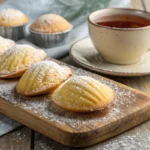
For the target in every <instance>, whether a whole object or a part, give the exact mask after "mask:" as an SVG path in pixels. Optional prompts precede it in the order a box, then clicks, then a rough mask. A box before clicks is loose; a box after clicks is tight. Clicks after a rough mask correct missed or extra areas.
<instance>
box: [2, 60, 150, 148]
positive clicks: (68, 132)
mask: <svg viewBox="0 0 150 150" xmlns="http://www.w3.org/2000/svg"><path fill="white" fill-rule="evenodd" d="M50 60H53V59H50ZM53 61H56V60H53ZM56 62H57V63H59V64H64V63H62V62H59V61H56ZM70 67H71V68H72V70H73V73H74V75H86V76H90V77H93V78H95V79H97V80H99V81H101V82H103V83H105V84H107V85H109V86H110V87H112V88H113V89H114V90H115V91H116V93H117V95H118V98H117V99H116V100H115V102H114V104H113V105H112V107H111V108H109V109H107V110H104V111H99V112H93V113H84V114H80V113H71V112H67V111H64V110H63V109H60V108H59V107H57V106H56V105H55V104H53V103H52V102H51V101H50V100H48V99H47V95H44V96H36V97H24V96H21V95H18V94H17V93H16V92H15V86H16V84H17V82H18V79H13V80H0V113H3V114H4V115H7V116H9V117H10V118H13V119H14V120H16V121H18V122H20V123H22V124H24V125H26V126H27V127H30V128H32V129H34V130H36V131H38V132H40V133H42V134H44V135H46V136H48V137H50V138H51V139H53V140H56V141H57V142H59V143H61V144H64V145H67V146H71V147H86V146H90V145H93V144H95V143H98V142H101V141H103V140H106V139H108V138H110V137H113V136H115V135H117V134H120V133H122V132H124V131H126V130H128V129H130V128H132V127H134V126H136V125H138V124H140V123H142V122H144V121H146V120H148V119H149V118H150V111H149V110H150V97H149V96H148V95H146V94H144V93H142V92H140V91H137V90H135V89H132V88H130V87H127V86H125V85H123V84H120V83H117V82H115V81H112V80H110V79H107V78H105V77H102V76H99V75H96V74H93V73H90V72H88V71H84V70H82V69H79V68H75V67H72V66H70Z"/></svg>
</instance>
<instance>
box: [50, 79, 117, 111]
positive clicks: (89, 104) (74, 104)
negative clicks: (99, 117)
mask: <svg viewBox="0 0 150 150" xmlns="http://www.w3.org/2000/svg"><path fill="white" fill-rule="evenodd" d="M115 98H116V93H115V92H114V90H113V89H111V88H110V87H109V86H107V85H105V84H103V83H101V82H99V81H97V80H95V79H93V78H91V77H87V76H76V77H72V78H70V79H69V80H67V81H66V82H64V83H63V84H61V85H60V86H59V87H58V88H57V89H56V90H55V91H54V92H53V93H52V95H50V99H52V101H53V102H54V103H55V104H57V105H58V106H60V107H62V108H64V109H65V110H69V111H73V112H90V111H96V110H101V109H104V108H105V107H108V106H109V105H110V104H111V103H112V102H113V101H114V99H115Z"/></svg>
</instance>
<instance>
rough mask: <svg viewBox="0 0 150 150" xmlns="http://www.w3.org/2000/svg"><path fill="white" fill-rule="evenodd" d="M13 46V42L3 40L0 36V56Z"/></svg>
mask: <svg viewBox="0 0 150 150" xmlns="http://www.w3.org/2000/svg"><path fill="white" fill-rule="evenodd" d="M14 46H15V42H14V41H12V40H10V39H5V38H3V37H1V36H0V55H2V54H3V53H4V52H5V51H6V50H8V49H10V48H12V47H14Z"/></svg>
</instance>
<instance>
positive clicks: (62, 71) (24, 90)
mask: <svg viewBox="0 0 150 150" xmlns="http://www.w3.org/2000/svg"><path fill="white" fill-rule="evenodd" d="M71 75H72V71H71V69H70V68H69V67H66V66H60V65H58V64H56V63H55V62H52V61H40V62H37V63H34V64H33V65H32V66H31V67H30V68H29V69H28V70H27V71H26V72H25V73H24V75H23V76H22V77H21V79H20V81H19V83H18V85H17V87H16V90H17V92H18V93H19V94H22V95H26V96H33V95H40V94H47V93H50V92H51V91H53V89H54V88H56V87H57V86H58V85H60V84H61V83H62V82H64V81H65V80H67V79H68V78H69V77H70V76H71Z"/></svg>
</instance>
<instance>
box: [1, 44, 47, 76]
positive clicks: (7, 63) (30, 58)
mask: <svg viewBox="0 0 150 150" xmlns="http://www.w3.org/2000/svg"><path fill="white" fill-rule="evenodd" d="M45 57H46V53H45V52H44V51H43V50H39V49H35V48H33V47H32V46H29V45H26V44H22V45H16V46H15V47H13V48H11V49H9V50H7V51H6V52H5V53H4V54H2V55H1V56H0V78H14V77H20V76H22V74H23V73H24V72H25V71H26V70H27V69H28V68H29V67H30V66H31V64H33V63H35V62H37V61H40V60H43V59H44V58H45Z"/></svg>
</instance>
